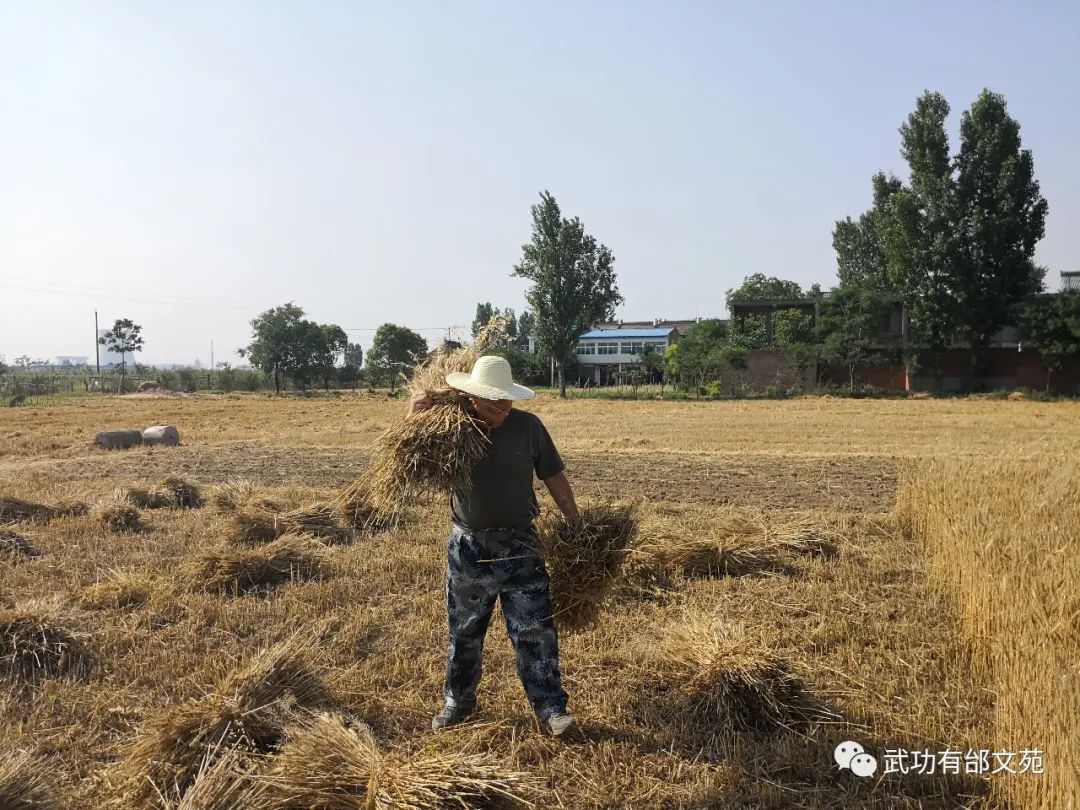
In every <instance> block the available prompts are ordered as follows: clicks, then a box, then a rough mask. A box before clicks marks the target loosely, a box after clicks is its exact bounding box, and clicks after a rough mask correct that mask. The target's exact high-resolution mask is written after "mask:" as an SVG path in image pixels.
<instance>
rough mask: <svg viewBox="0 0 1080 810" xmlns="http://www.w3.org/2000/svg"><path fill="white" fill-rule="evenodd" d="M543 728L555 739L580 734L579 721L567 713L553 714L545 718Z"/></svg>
mask: <svg viewBox="0 0 1080 810" xmlns="http://www.w3.org/2000/svg"><path fill="white" fill-rule="evenodd" d="M543 726H544V728H546V729H547V730H548V731H549V732H550V733H551V735H552V736H553V737H572V736H575V735H576V734H577V733H578V724H577V720H575V719H574V718H573V717H571V716H570V715H568V714H567V713H566V712H552V713H551V714H549V715H548V716H547V717H545V718H544V720H543Z"/></svg>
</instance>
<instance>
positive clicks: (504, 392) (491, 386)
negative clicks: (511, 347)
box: [446, 354, 536, 399]
mask: <svg viewBox="0 0 1080 810" xmlns="http://www.w3.org/2000/svg"><path fill="white" fill-rule="evenodd" d="M446 384H447V385H449V386H450V387H451V388H456V389H457V390H458V391H464V392H465V393H466V394H472V395H473V396H474V397H480V398H481V399H532V398H533V397H534V396H536V394H535V393H534V392H533V390H532V389H531V388H526V387H525V386H524V385H518V384H516V383H515V382H514V379H513V377H512V376H511V374H510V364H509V363H507V362H506V359H505V358H503V357H499V356H498V355H494V354H485V355H484V356H483V357H481V358H480V359H478V360H477V361H476V362H475V363H474V364H473V367H472V373H471V374H466V373H465V372H464V371H454V372H451V373H450V374H447V375H446Z"/></svg>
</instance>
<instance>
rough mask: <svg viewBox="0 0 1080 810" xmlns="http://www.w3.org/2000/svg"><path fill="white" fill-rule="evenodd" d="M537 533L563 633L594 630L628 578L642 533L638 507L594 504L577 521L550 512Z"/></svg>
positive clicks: (539, 523) (557, 621)
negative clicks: (626, 573)
mask: <svg viewBox="0 0 1080 810" xmlns="http://www.w3.org/2000/svg"><path fill="white" fill-rule="evenodd" d="M537 531H538V533H539V535H540V545H541V549H542V551H543V555H544V561H545V563H546V565H547V569H548V573H549V575H550V577H551V604H552V610H553V614H554V616H555V621H556V623H557V624H558V626H559V629H560V630H561V631H564V632H571V633H572V632H576V631H579V630H584V629H587V628H589V627H592V626H594V625H595V624H596V622H597V620H598V618H599V616H600V612H601V609H602V608H603V605H604V602H605V600H606V599H607V597H608V596H609V595H610V594H611V593H612V592H613V590H614V589H615V587H616V585H618V583H619V581H620V579H621V577H622V568H623V564H624V562H625V561H626V556H627V554H628V552H629V549H630V545H631V543H632V542H633V540H634V536H635V534H636V532H637V519H636V516H635V509H634V507H633V506H631V505H629V504H621V503H603V502H601V503H595V504H589V505H587V506H585V507H583V508H582V509H581V516H580V518H579V519H577V520H574V521H567V520H566V519H564V518H562V517H561V516H560V517H556V516H554V515H551V514H547V515H544V516H541V518H540V519H539V520H538V521H537Z"/></svg>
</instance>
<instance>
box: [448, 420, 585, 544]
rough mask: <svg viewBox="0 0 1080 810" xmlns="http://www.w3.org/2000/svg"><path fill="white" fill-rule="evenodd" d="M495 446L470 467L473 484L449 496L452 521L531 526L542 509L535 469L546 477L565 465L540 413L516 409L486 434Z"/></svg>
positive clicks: (464, 524)
mask: <svg viewBox="0 0 1080 810" xmlns="http://www.w3.org/2000/svg"><path fill="white" fill-rule="evenodd" d="M488 435H489V437H490V438H491V445H490V446H489V447H488V449H487V453H486V454H485V456H484V457H483V458H482V459H480V461H478V462H477V463H476V464H475V465H474V466H473V469H472V489H471V490H469V491H468V492H461V491H458V490H455V491H454V493H453V494H452V495H451V498H450V514H451V518H452V519H453V521H454V523H456V524H458V525H459V526H461V527H462V528H464V529H472V530H474V531H479V530H481V529H508V528H512V527H517V526H528V525H529V524H530V523H532V521H533V518H535V517H536V516H537V515H538V514H540V507H539V506H538V505H537V503H536V493H535V492H534V491H533V473H534V472H535V473H536V477H537V478H539V479H541V480H543V479H545V478H550V477H551V476H553V475H556V474H557V473H560V472H562V471H563V470H564V469H565V466H564V465H563V460H562V458H560V456H559V451H558V450H556V449H555V443H554V442H553V441H551V436H550V435H549V434H548V432H547V428H545V427H544V423H543V422H541V421H540V418H539V417H538V416H536V415H534V414H531V413H529V412H528V411H519V410H517V409H513V410H511V411H510V413H509V414H507V416H506V419H505V420H503V423H502V424H501V425H499V427H497V428H495V430H493V431H491V433H490V434H488Z"/></svg>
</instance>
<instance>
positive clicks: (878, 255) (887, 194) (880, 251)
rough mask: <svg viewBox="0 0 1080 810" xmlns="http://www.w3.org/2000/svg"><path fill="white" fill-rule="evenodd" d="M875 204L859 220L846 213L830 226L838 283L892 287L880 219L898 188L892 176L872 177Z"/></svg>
mask: <svg viewBox="0 0 1080 810" xmlns="http://www.w3.org/2000/svg"><path fill="white" fill-rule="evenodd" d="M872 182H873V188H874V204H873V207H871V209H870V210H869V211H867V212H866V213H864V214H862V215H861V216H860V217H859V219H858V221H852V219H851V217H846V218H845V219H843V220H840V221H839V222H837V223H836V227H835V228H834V229H833V249H834V250H835V251H836V276H837V278H838V279H839V280H840V283H841V284H847V283H848V282H852V281H857V282H860V283H867V284H870V286H871V287H874V288H875V289H879V290H882V291H893V289H894V285H893V283H892V281H891V280H890V278H889V272H888V263H887V261H886V259H885V249H884V247H883V246H882V244H881V236H880V234H879V224H878V223H879V221H880V219H881V218H882V217H883V216H885V215H886V214H887V212H888V206H889V200H890V198H891V197H892V195H893V194H895V193H896V192H897V191H899V190H900V188H901V183H900V181H899V180H897V179H896V178H895V177H892V176H890V177H886V176H885V174H884V173H883V172H878V173H877V174H875V175H874V177H873V181H872Z"/></svg>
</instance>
